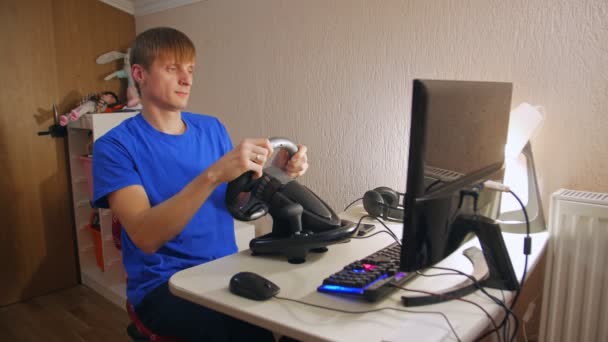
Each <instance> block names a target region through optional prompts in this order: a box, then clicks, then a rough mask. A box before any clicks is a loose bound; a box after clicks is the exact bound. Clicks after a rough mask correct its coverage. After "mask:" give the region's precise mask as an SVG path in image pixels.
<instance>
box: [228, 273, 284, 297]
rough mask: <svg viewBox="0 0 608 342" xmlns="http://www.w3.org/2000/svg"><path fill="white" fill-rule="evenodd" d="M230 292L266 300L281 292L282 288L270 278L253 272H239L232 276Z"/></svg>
mask: <svg viewBox="0 0 608 342" xmlns="http://www.w3.org/2000/svg"><path fill="white" fill-rule="evenodd" d="M229 288H230V292H232V293H234V294H235V295H238V296H241V297H245V298H249V299H254V300H266V299H268V298H271V297H273V296H274V295H276V294H277V293H279V290H280V288H279V287H278V286H277V285H276V284H275V283H273V282H271V281H270V280H268V279H266V278H264V277H262V276H261V275H259V274H257V273H253V272H239V273H237V274H235V275H233V276H232V278H230V286H229Z"/></svg>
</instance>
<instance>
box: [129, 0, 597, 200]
mask: <svg viewBox="0 0 608 342" xmlns="http://www.w3.org/2000/svg"><path fill="white" fill-rule="evenodd" d="M607 18H608V3H607V2H606V1H605V0H589V1H556V0H543V1H523V0H513V1H482V0H477V1H475V0H468V1H465V0H458V1H456V0H454V1H413V0H412V1H388V0H385V1H371V0H369V1H356V0H332V1H321V0H307V1H281V0H256V1H247V0H222V1H219V0H209V1H204V2H200V3H197V4H194V5H189V6H184V7H179V8H176V9H172V10H168V11H165V12H161V13H156V14H152V15H148V16H143V17H138V18H136V26H137V31H138V32H141V31H143V30H145V29H147V28H150V27H154V26H172V27H176V28H178V29H180V30H182V31H184V32H186V33H187V34H188V35H189V36H190V37H191V38H192V39H193V41H194V42H195V44H196V46H197V49H198V61H197V62H198V66H197V74H196V79H195V86H194V90H193V96H192V99H191V103H190V109H191V110H193V111H197V112H203V113H209V114H213V115H215V116H218V117H219V118H220V119H221V120H222V121H223V122H224V123H225V124H226V126H227V127H228V130H229V131H230V133H231V135H232V137H233V140H234V141H235V142H238V140H240V139H241V138H243V137H247V136H273V135H281V136H286V137H291V138H292V139H294V140H295V141H297V142H299V143H304V144H306V145H308V146H309V151H310V152H309V157H310V164H311V169H310V171H309V172H308V174H307V175H306V176H305V177H304V178H303V180H302V181H303V182H304V183H306V184H307V185H309V186H310V187H311V188H313V189H314V190H315V191H316V192H317V193H319V194H320V195H321V196H322V197H323V198H325V199H327V200H328V202H329V203H330V204H331V205H333V206H335V208H336V209H340V208H342V207H343V206H344V205H345V204H347V203H348V202H350V200H352V199H355V198H358V197H360V196H362V194H363V193H364V192H365V190H367V189H369V188H372V187H375V186H379V185H387V186H392V187H395V188H397V189H404V187H405V173H406V161H407V146H406V143H405V142H406V141H407V139H406V136H407V134H408V132H407V131H408V129H407V127H408V117H409V111H410V105H411V103H410V102H411V81H412V79H413V78H440V79H467V80H488V81H510V82H513V83H514V94H513V107H515V106H516V105H517V104H519V103H520V102H522V101H527V102H530V103H532V104H535V105H542V106H544V107H545V110H546V114H547V119H546V121H545V123H544V126H543V128H542V129H541V131H540V132H539V134H538V135H537V136H536V138H535V139H534V141H533V143H534V152H535V153H536V161H537V164H538V167H539V176H540V183H541V190H542V192H543V197H544V200H545V206H548V203H549V194H550V193H551V192H553V191H555V190H556V189H557V188H559V187H568V188H576V189H581V190H592V191H608V134H606V132H607V128H608V116H606V112H607V108H608V106H607V104H608V19H607Z"/></svg>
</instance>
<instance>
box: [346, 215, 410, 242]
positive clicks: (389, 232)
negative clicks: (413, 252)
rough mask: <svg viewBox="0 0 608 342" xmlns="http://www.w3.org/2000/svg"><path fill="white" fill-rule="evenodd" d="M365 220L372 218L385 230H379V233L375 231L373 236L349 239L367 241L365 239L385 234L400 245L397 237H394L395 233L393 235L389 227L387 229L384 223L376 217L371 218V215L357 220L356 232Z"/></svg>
mask: <svg viewBox="0 0 608 342" xmlns="http://www.w3.org/2000/svg"><path fill="white" fill-rule="evenodd" d="M366 218H372V219H374V220H376V221H378V222H380V224H381V225H382V226H384V229H386V230H380V231H377V232H375V233H373V234H370V235H367V236H356V237H351V239H367V238H370V237H372V236H375V235H377V234H380V233H387V234H388V235H390V236H391V237H392V238H393V239H395V241H397V243H398V244H399V245H401V241H400V240H399V238H398V237H397V235H395V233H393V231H392V230H391V229H390V228H389V227H388V226H387V225H386V224H385V223H384V222H382V220H380V219H379V218H378V217H376V216H373V215H363V216H361V218H359V221H358V222H357V228H356V230H358V229H359V226H360V225H361V221H363V220H364V219H366Z"/></svg>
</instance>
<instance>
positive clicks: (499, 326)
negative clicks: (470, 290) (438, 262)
mask: <svg viewBox="0 0 608 342" xmlns="http://www.w3.org/2000/svg"><path fill="white" fill-rule="evenodd" d="M429 269H437V270H443V271H451V272H456V273H457V274H459V275H461V276H464V277H467V278H469V279H470V280H471V281H472V282H473V286H475V287H476V288H477V289H478V290H480V291H481V292H482V293H483V294H485V295H486V296H487V297H488V298H489V299H491V300H492V301H493V302H494V303H495V304H497V305H498V306H500V307H501V308H502V309H503V310H504V311H505V318H504V319H503V320H502V321H501V322H500V324H499V325H498V328H497V329H492V330H488V331H487V332H486V333H485V334H483V335H482V336H480V337H478V338H477V339H475V341H480V340H481V339H483V338H484V337H486V336H488V335H490V334H492V333H494V332H497V331H498V330H500V329H503V328H504V326H505V324H506V318H507V317H508V316H509V315H513V317H514V318H515V319H517V317H516V316H515V314H514V313H513V312H512V311H511V309H509V308H508V307H507V306H506V305H505V303H504V302H503V301H501V300H500V299H498V298H496V297H495V296H493V295H491V294H490V293H488V291H487V290H486V289H485V288H484V287H483V286H481V284H480V283H479V282H478V281H477V279H475V278H474V277H473V276H471V275H470V274H466V273H464V272H462V271H459V270H457V269H454V268H449V267H439V266H432V267H429ZM427 276H429V275H427ZM499 340H500V338H499Z"/></svg>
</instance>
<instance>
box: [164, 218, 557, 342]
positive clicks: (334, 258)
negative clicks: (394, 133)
mask: <svg viewBox="0 0 608 342" xmlns="http://www.w3.org/2000/svg"><path fill="white" fill-rule="evenodd" d="M363 214H364V212H363V211H362V209H359V208H355V209H354V210H352V211H351V212H350V213H346V214H343V215H341V216H342V217H343V218H345V219H351V220H354V218H355V217H360V216H361V215H363ZM365 222H368V221H365ZM369 222H372V221H369ZM372 223H373V222H372ZM380 227H381V225H380V224H379V223H377V222H376V229H375V230H374V232H375V231H378V230H379V229H380ZM389 227H390V228H391V230H393V231H394V232H395V233H398V235H401V224H399V223H391V224H389ZM547 236H548V235H547V233H546V232H543V233H537V234H533V237H532V240H533V244H532V246H533V250H532V254H531V255H530V257H529V263H528V270H529V271H532V270H533V269H534V266H535V265H536V262H537V261H538V258H539V255H540V254H541V251H542V249H543V248H544V246H545V244H546V241H547ZM504 238H505V243H506V245H507V248H508V249H509V254H510V256H511V260H512V263H513V267H514V268H515V272H516V274H517V276H518V278H520V277H521V273H522V271H523V265H524V256H523V235H515V234H508V233H505V234H504ZM392 241H394V240H393V239H392V238H391V237H390V236H388V234H379V235H376V236H374V237H371V238H369V239H363V240H352V241H351V242H349V243H345V244H338V245H331V246H329V251H328V252H326V253H323V254H314V253H311V254H309V255H308V257H307V261H306V262H305V263H303V264H299V265H292V264H289V263H288V262H287V261H286V259H285V258H284V257H279V256H276V257H274V256H273V257H269V256H251V254H250V251H249V250H245V251H241V252H240V253H238V254H234V255H231V256H228V257H225V258H222V259H219V260H215V261H213V262H210V263H207V264H203V265H199V266H195V267H192V268H189V269H186V270H183V271H181V272H178V273H176V274H175V275H174V276H173V277H171V279H170V281H169V284H170V289H171V292H173V293H174V294H175V295H177V296H180V297H182V298H185V299H187V300H190V301H192V302H195V303H198V304H200V305H204V306H206V307H209V308H211V309H214V310H216V311H219V312H222V313H225V314H227V315H230V316H233V317H236V318H239V319H241V320H244V321H248V322H251V323H253V324H256V325H259V326H262V327H265V328H267V329H269V330H272V331H275V332H277V333H280V334H284V335H288V336H291V337H293V338H297V339H300V340H303V341H399V340H411V341H417V340H424V341H443V340H447V341H452V340H456V339H455V336H454V335H453V334H452V333H451V331H450V329H449V326H448V325H447V323H446V321H445V320H444V319H443V318H442V317H441V316H439V315H434V314H419V313H405V312H397V311H394V310H383V311H380V312H374V313H366V314H346V313H339V312H335V311H330V310H325V309H320V308H314V307H311V306H307V305H303V304H298V303H294V302H290V301H285V300H279V299H276V298H271V299H269V300H267V301H263V302H258V301H254V300H249V299H246V298H242V297H238V296H235V295H233V294H232V293H230V291H229V290H228V283H229V280H230V278H231V277H232V275H234V274H235V273H237V272H240V271H251V272H255V273H258V274H260V275H262V276H264V277H266V278H268V279H269V280H271V281H272V282H274V283H275V284H277V285H278V286H279V287H280V288H281V292H280V293H279V296H282V297H287V298H292V299H297V300H300V301H304V302H307V303H313V304H318V305H323V306H329V307H332V308H341V309H346V310H370V309H375V308H381V307H394V308H399V309H406V310H410V309H409V308H406V307H403V306H402V305H401V296H402V295H403V294H406V293H405V292H404V291H400V290H398V291H396V292H395V293H394V294H392V295H391V296H390V297H388V298H386V299H384V300H381V301H380V302H378V303H368V302H364V301H358V300H355V299H351V298H344V297H338V296H334V295H329V294H324V293H319V292H317V291H316V288H317V287H318V286H319V285H320V284H321V282H322V281H323V279H324V278H326V277H327V276H329V275H330V274H332V273H334V272H337V271H338V270H340V269H341V268H342V267H344V266H345V265H347V264H348V263H350V262H352V261H355V260H357V259H360V258H363V257H365V256H367V255H369V254H371V253H373V252H375V251H376V250H378V249H380V248H383V247H384V246H386V245H388V244H390V243H391V242H392ZM474 245H477V246H479V243H478V241H477V239H473V240H472V241H469V242H468V243H466V244H464V245H463V246H461V248H459V249H458V250H457V251H456V252H454V254H452V255H451V256H450V257H448V258H446V259H445V260H444V261H442V262H441V263H440V264H438V266H445V267H452V268H456V269H459V270H461V271H463V272H466V273H469V274H470V273H471V271H472V266H471V264H470V262H469V261H468V259H466V257H465V256H463V255H462V250H464V249H465V248H467V247H470V246H474ZM428 273H429V274H431V273H438V271H429V272H428ZM462 279H463V278H462V276H441V277H418V278H417V279H415V280H413V281H412V282H410V283H409V284H406V287H408V288H412V289H424V290H427V291H438V290H441V289H444V288H447V287H450V286H452V285H454V284H457V283H459V282H461V281H462ZM489 292H490V293H492V294H494V295H495V296H497V297H499V298H500V297H501V293H500V291H498V290H492V289H489ZM407 294H408V295H415V294H414V293H411V292H410V293H407ZM504 295H505V297H506V299H507V301H510V299H511V297H512V293H510V292H508V291H505V292H504ZM465 298H467V299H469V300H473V301H475V302H477V303H479V304H481V305H482V306H483V307H484V308H485V309H486V310H488V311H489V313H490V314H491V315H492V316H493V317H495V318H498V317H503V316H502V315H503V314H502V313H503V311H502V309H500V307H499V306H497V305H496V304H494V303H493V302H491V301H490V300H489V299H488V298H487V297H485V296H484V295H483V294H480V292H479V291H477V292H475V293H472V294H470V295H468V296H467V297H465ZM411 310H412V311H440V312H443V313H444V314H446V315H447V317H448V318H449V320H450V322H451V323H452V325H453V326H454V327H455V328H456V331H457V333H458V335H459V337H460V338H461V339H462V340H463V341H469V340H473V339H474V338H475V337H477V336H478V335H479V334H480V333H481V332H482V331H484V329H486V328H487V327H488V326H489V325H490V322H489V320H488V318H487V317H486V316H485V314H484V313H483V312H482V311H481V310H479V309H478V308H476V307H475V306H473V305H471V304H468V303H463V302H458V301H452V302H446V303H441V304H434V305H429V306H424V307H417V308H412V309H411ZM497 323H498V322H497Z"/></svg>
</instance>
